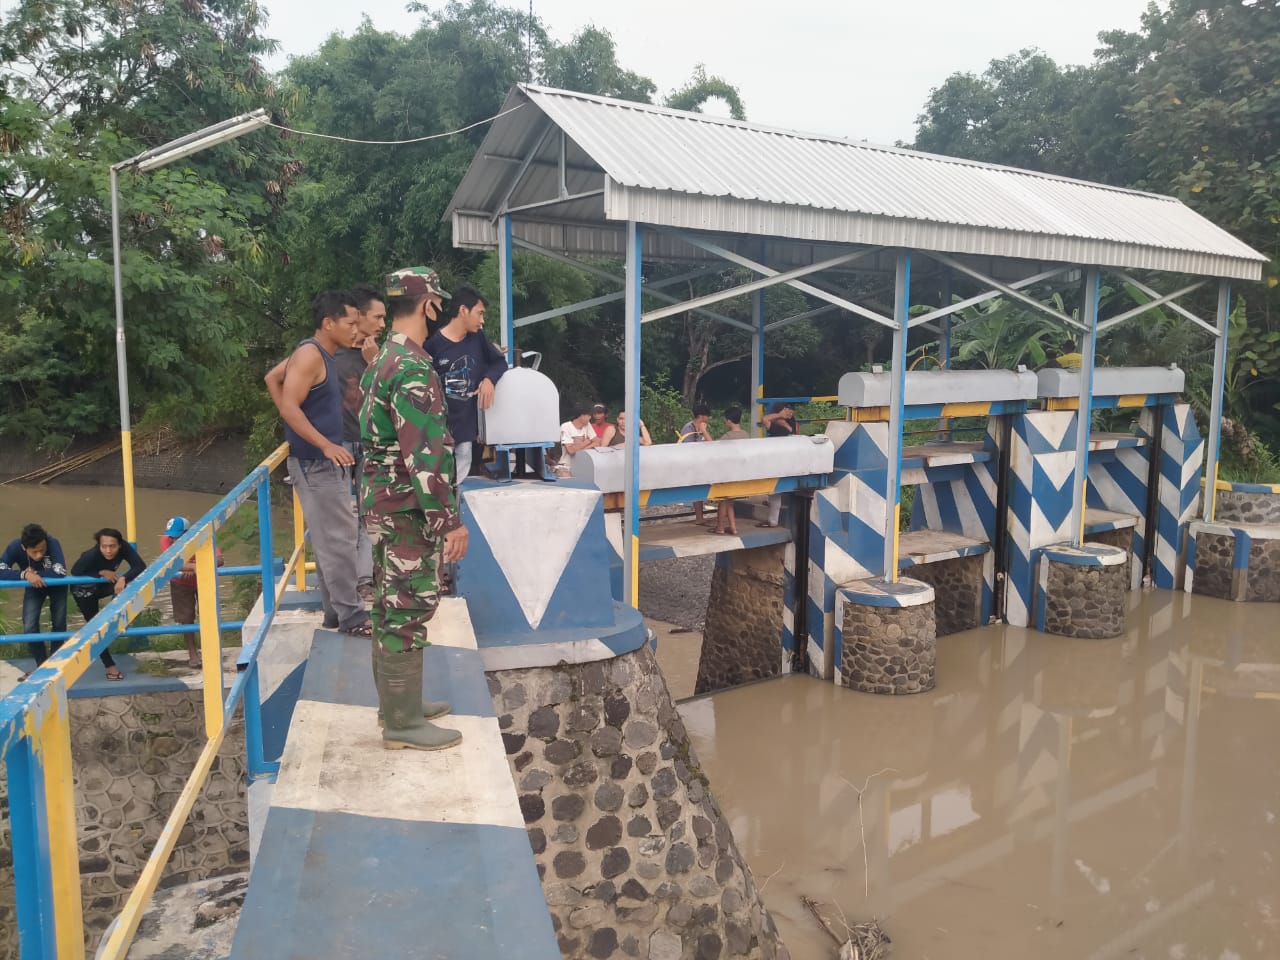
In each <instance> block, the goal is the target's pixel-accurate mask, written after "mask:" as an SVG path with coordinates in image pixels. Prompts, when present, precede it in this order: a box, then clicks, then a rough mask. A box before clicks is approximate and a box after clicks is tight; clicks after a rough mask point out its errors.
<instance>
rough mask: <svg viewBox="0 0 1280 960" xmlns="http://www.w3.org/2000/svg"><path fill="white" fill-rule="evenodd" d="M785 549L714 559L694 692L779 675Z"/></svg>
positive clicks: (764, 549) (743, 552) (763, 549)
mask: <svg viewBox="0 0 1280 960" xmlns="http://www.w3.org/2000/svg"><path fill="white" fill-rule="evenodd" d="M785 553H786V545H785V544H776V545H774V546H769V547H756V548H755V549H752V550H734V551H732V552H730V553H721V554H717V555H716V565H715V572H714V573H713V574H712V577H711V598H710V599H709V600H708V601H707V621H706V626H705V627H704V628H703V633H702V655H701V657H700V658H699V660H698V684H697V687H696V688H695V692H696V693H711V692H713V691H715V690H723V689H724V688H726V687H732V686H736V685H737V684H740V683H747V682H748V681H751V680H762V679H764V678H766V677H775V676H777V675H778V674H779V673H781V672H782V609H783V597H782V591H783V576H782V573H783V560H784V555H785Z"/></svg>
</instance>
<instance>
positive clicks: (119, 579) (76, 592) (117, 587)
mask: <svg viewBox="0 0 1280 960" xmlns="http://www.w3.org/2000/svg"><path fill="white" fill-rule="evenodd" d="M93 540H94V544H95V545H94V546H92V547H90V548H89V549H88V550H86V551H85V552H84V553H82V554H80V559H79V560H77V561H76V562H75V563H74V564H72V566H71V575H72V576H73V577H101V578H102V579H103V580H106V581H107V582H106V583H83V584H79V585H78V586H74V587H72V588H71V596H72V598H73V599H74V600H75V602H76V606H77V607H79V609H80V615H81V616H82V617H84V622H85V623H88V622H89V621H90V620H92V619H93V618H94V617H96V616H97V615H98V607H99V606H100V604H101V602H102V601H103V600H106V599H108V598H110V597H114V596H116V595H118V594H119V593H120V592H121V591H122V590H124V588H125V587H127V586H128V585H129V584H130V583H132V582H133V580H134V578H136V577H137V576H138V574H140V573H141V572H142V571H143V570H145V569H146V566H147V564H146V562H145V561H144V560H143V559H142V557H140V556H138V551H137V550H135V549H134V548H133V546H132V545H131V544H129V543H128V542H127V541H126V540H125V538H124V534H123V533H121V532H120V531H119V530H117V529H115V528H114V527H103V528H102V529H101V530H99V531H98V532H97V533H95V534H94V535H93ZM122 561H123V562H126V563H128V564H129V569H128V570H126V571H125V572H124V574H123V575H121V574H119V573H116V570H118V569H119V568H120V563H121V562H122ZM98 656H99V657H100V658H101V660H102V665H103V666H104V667H106V668H107V679H108V680H123V679H124V674H123V673H121V672H120V668H119V667H117V666H116V661H115V659H114V658H113V657H112V656H111V651H110V650H103V651H102V653H100V654H99V655H98Z"/></svg>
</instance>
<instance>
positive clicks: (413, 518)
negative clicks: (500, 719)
mask: <svg viewBox="0 0 1280 960" xmlns="http://www.w3.org/2000/svg"><path fill="white" fill-rule="evenodd" d="M448 296H449V295H448V294H447V293H445V292H444V291H443V290H441V289H440V277H439V276H438V275H437V274H436V272H435V271H434V270H431V269H430V268H429V267H409V268H407V269H404V270H397V271H396V272H395V273H392V274H389V275H388V276H387V315H388V319H389V320H390V321H391V330H392V332H391V335H390V336H389V337H387V340H386V343H385V344H384V345H383V347H382V350H381V352H380V353H379V354H378V356H377V357H376V358H375V359H374V361H373V363H371V364H370V365H369V369H368V370H366V371H365V374H364V377H363V378H362V379H361V381H360V386H361V389H362V390H363V391H364V405H363V406H362V408H361V410H360V434H361V440H362V442H363V444H364V450H365V459H364V473H363V476H362V479H361V496H362V498H363V504H364V516H365V525H366V528H367V529H368V531H369V540H370V542H371V543H372V545H373V583H374V599H373V610H372V611H371V612H372V617H373V676H374V682H375V684H376V685H377V687H378V702H379V704H380V708H379V716H380V718H381V720H382V721H383V732H382V738H383V745H384V746H385V747H386V748H387V749H389V750H396V749H402V748H405V747H410V748H413V749H418V750H439V749H442V748H444V747H449V746H453V745H454V744H456V743H459V742H461V740H462V734H460V733H458V732H457V731H456V730H447V729H445V728H443V727H438V726H436V725H435V724H433V723H431V722H430V718H432V717H437V716H441V715H442V714H445V713H447V712H448V711H449V704H448V703H444V702H426V703H424V702H423V700H422V648H423V647H426V646H428V640H427V624H428V623H429V622H430V620H431V618H432V617H433V616H434V615H435V612H436V608H437V606H438V605H439V602H440V597H439V582H438V579H437V571H438V569H439V566H440V564H441V563H442V562H446V563H453V562H456V561H458V560H461V559H462V557H463V556H464V555H465V554H466V551H467V531H466V528H465V527H463V526H462V520H461V517H459V515H458V507H457V501H456V499H455V494H454V489H453V469H454V467H453V439H452V438H451V437H450V436H449V430H448V426H447V424H446V419H445V404H444V390H443V388H442V387H441V384H440V380H439V377H437V375H436V372H435V369H434V367H433V366H432V364H431V358H430V357H429V356H427V354H426V353H425V352H424V351H423V349H422V343H423V341H424V340H426V337H427V321H428V320H434V319H435V317H436V312H437V310H438V309H439V307H440V305H441V301H442V299H443V298H445V297H448Z"/></svg>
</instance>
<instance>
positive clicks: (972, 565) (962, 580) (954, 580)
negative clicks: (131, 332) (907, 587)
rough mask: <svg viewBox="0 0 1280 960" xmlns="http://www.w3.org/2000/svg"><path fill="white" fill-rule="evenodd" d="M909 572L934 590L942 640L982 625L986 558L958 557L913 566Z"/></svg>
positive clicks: (938, 633) (937, 622)
mask: <svg viewBox="0 0 1280 960" xmlns="http://www.w3.org/2000/svg"><path fill="white" fill-rule="evenodd" d="M908 573H909V574H910V576H911V579H912V580H919V581H920V582H921V583H927V584H929V586H931V587H933V604H934V606H933V611H934V628H935V630H936V632H937V635H938V636H939V637H945V636H946V635H947V634H950V633H960V632H961V631H962V630H972V629H974V628H975V627H980V626H982V557H980V556H978V557H956V558H955V559H953V560H942V561H939V562H938V563H924V564H920V565H919V566H915V567H912V568H911V569H910V570H909V571H908Z"/></svg>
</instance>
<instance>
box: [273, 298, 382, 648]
mask: <svg viewBox="0 0 1280 960" xmlns="http://www.w3.org/2000/svg"><path fill="white" fill-rule="evenodd" d="M357 317H358V313H357V311H356V305H355V300H354V299H352V297H351V294H349V293H346V292H342V291H337V290H326V291H325V292H324V293H322V294H320V295H319V296H318V297H316V299H315V301H314V302H313V303H312V305H311V318H312V321H313V322H314V324H315V334H314V335H313V336H311V337H308V338H307V339H306V340H303V341H302V343H300V344H298V347H297V349H296V350H294V351H293V355H292V356H290V357H289V360H288V365H287V366H286V367H285V374H284V383H283V384H278V383H277V382H276V381H274V380H273V378H272V376H271V374H270V373H268V374H267V376H266V377H265V380H266V383H267V389H268V391H269V392H270V393H271V399H272V400H274V401H275V404H276V408H277V409H278V410H279V411H280V416H281V418H282V419H283V420H284V435H285V439H286V440H288V441H289V475H290V476H291V477H292V478H293V486H294V489H295V490H296V491H297V492H298V499H299V500H300V501H301V502H302V511H303V515H304V516H305V517H306V521H307V530H308V532H309V533H310V534H311V546H312V549H313V550H314V551H315V557H316V579H317V580H318V581H319V584H320V598H321V601H322V603H323V604H324V616H325V625H326V626H328V627H337V628H339V629H340V630H342V632H343V633H348V634H351V635H353V636H363V637H367V636H369V635H370V631H369V614H368V613H367V612H366V611H365V609H364V604H362V603H361V602H360V597H359V595H358V594H357V592H356V546H355V545H356V518H355V514H353V513H352V511H351V484H352V482H353V480H354V473H353V470H354V466H355V457H354V456H352V454H351V451H350V450H349V449H347V447H346V446H345V445H344V444H343V442H342V386H341V383H340V380H339V377H338V371H337V367H336V365H335V364H334V354H336V353H337V351H338V350H339V349H340V348H343V347H351V346H354V345H355V341H356V334H357V327H356V321H357Z"/></svg>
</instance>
